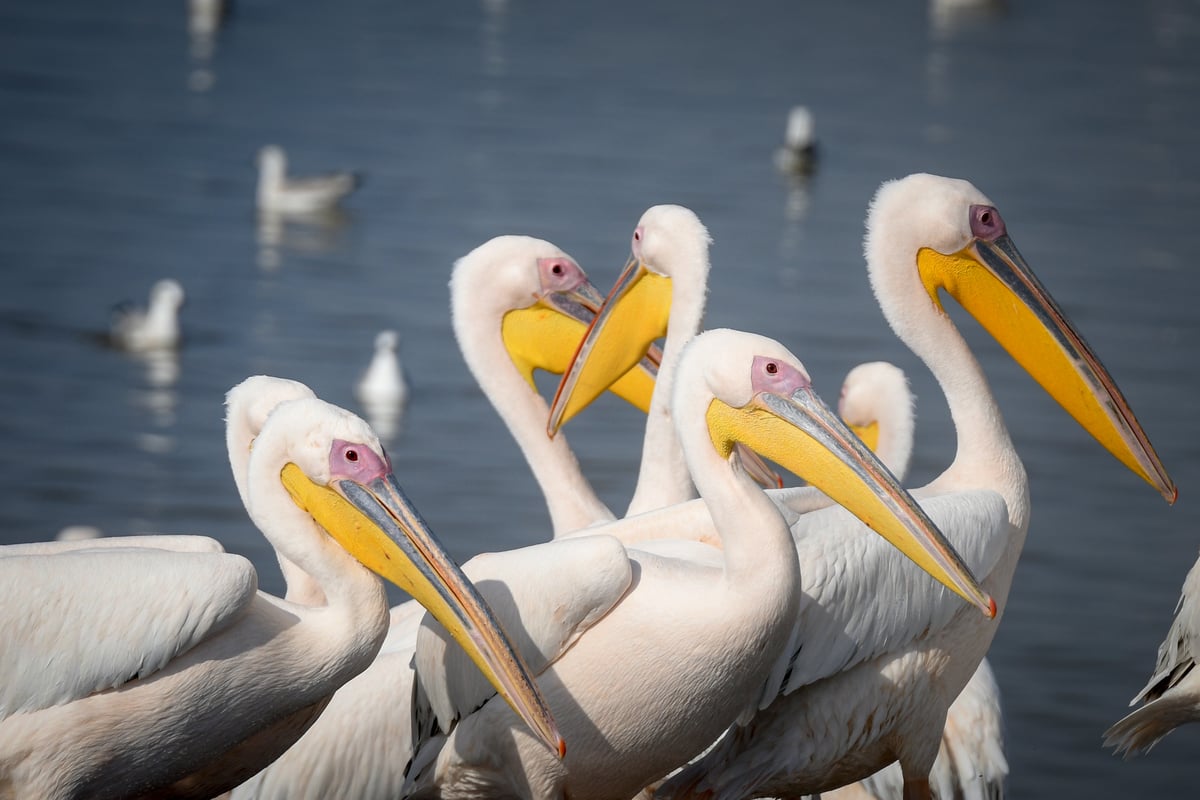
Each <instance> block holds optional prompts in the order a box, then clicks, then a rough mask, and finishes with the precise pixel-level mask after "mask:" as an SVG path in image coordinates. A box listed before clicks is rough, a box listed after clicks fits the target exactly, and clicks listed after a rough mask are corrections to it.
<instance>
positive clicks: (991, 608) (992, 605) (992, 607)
mask: <svg viewBox="0 0 1200 800" xmlns="http://www.w3.org/2000/svg"><path fill="white" fill-rule="evenodd" d="M987 601H988V607H987V610H985V611H984V612H983V615H984V616H985V617H987V618H988V619H995V618H996V598H994V597H992V596H991V595H987Z"/></svg>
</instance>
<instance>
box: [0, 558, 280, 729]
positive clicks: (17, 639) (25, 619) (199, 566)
mask: <svg viewBox="0 0 1200 800" xmlns="http://www.w3.org/2000/svg"><path fill="white" fill-rule="evenodd" d="M96 541H100V540H96ZM94 543H95V542H91V543H90V544H94ZM257 588H258V576H257V575H256V573H255V571H254V567H253V566H252V565H251V564H250V562H249V561H247V560H246V559H244V558H242V557H240V556H236V555H230V554H226V553H186V552H172V551H168V550H158V549H134V548H129V547H126V548H99V549H87V550H78V551H68V552H63V553H61V554H58V555H48V556H47V555H40V556H39V555H19V556H18V555H12V556H8V557H4V558H0V641H3V642H4V646H3V647H2V648H0V719H3V718H5V717H7V716H8V715H10V714H14V713H17V712H22V711H34V710H39V709H43V708H48V707H51V706H54V705H59V704H61V703H66V702H70V701H72V700H76V699H79V698H81V697H85V696H87V695H89V694H92V693H94V692H98V691H103V690H105V689H111V688H114V687H117V686H120V685H121V684H123V683H125V682H126V681H129V680H132V679H134V678H141V677H145V676H146V675H150V674H152V673H154V672H156V671H158V670H160V669H162V668H163V667H164V666H166V665H167V664H169V663H170V661H171V660H172V659H173V658H175V657H176V656H178V655H179V654H181V653H184V652H186V651H187V650H189V649H190V648H192V647H193V646H195V645H196V644H197V643H199V642H200V641H202V640H204V639H205V638H207V637H208V636H210V635H212V634H214V633H216V632H218V631H220V630H223V629H224V628H226V627H227V626H228V625H229V624H230V623H231V622H233V621H234V620H236V619H237V618H238V617H239V616H240V615H241V613H242V612H243V610H244V609H245V608H246V607H247V606H248V605H249V604H250V602H251V601H252V600H253V598H254V596H255V592H256V590H257Z"/></svg>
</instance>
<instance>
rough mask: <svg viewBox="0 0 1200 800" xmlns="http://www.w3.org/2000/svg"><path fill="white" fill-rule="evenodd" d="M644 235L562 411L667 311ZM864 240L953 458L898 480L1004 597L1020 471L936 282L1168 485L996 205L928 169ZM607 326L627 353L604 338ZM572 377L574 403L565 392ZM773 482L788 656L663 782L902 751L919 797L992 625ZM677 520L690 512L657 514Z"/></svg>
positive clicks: (1171, 489) (823, 782) (893, 189)
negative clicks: (911, 481)
mask: <svg viewBox="0 0 1200 800" xmlns="http://www.w3.org/2000/svg"><path fill="white" fill-rule="evenodd" d="M647 213H649V212H647ZM656 238H658V237H657V236H655V235H654V231H645V230H644V231H643V239H642V242H641V248H640V251H639V247H638V245H637V243H636V240H635V247H634V257H633V259H631V261H630V264H629V266H628V268H627V269H626V272H625V273H624V274H623V275H622V277H621V278H620V279H619V280H618V284H617V286H615V287H614V288H613V290H612V291H611V292H610V293H609V298H608V300H606V302H605V307H604V308H603V309H601V311H600V312H599V313H598V314H597V315H596V320H595V322H594V323H593V327H592V331H590V332H589V338H588V340H585V342H584V343H583V344H581V345H580V358H581V360H582V361H583V362H584V363H583V364H582V365H579V364H578V363H577V364H576V365H573V366H572V369H571V370H570V371H569V372H568V373H567V375H564V378H563V382H564V385H565V386H564V387H560V393H562V394H565V395H566V399H565V400H563V401H562V404H563V407H564V409H565V411H564V415H565V414H566V413H567V412H570V411H572V410H574V411H578V410H579V408H580V407H581V406H582V405H584V404H585V402H584V401H586V398H587V397H588V396H590V395H591V394H593V393H595V392H597V391H599V390H600V389H601V388H602V387H603V386H604V385H605V382H606V381H608V380H610V377H609V376H610V375H611V374H612V373H613V372H614V371H617V370H620V369H621V368H622V366H623V365H624V364H627V363H628V362H629V361H630V360H631V359H636V358H640V357H641V353H640V349H641V348H642V347H643V346H644V343H645V342H646V341H651V340H653V339H654V338H656V337H658V336H661V335H662V334H663V331H664V325H663V319H664V314H665V313H666V310H667V309H668V308H669V309H670V313H671V314H675V313H678V307H677V306H678V298H677V297H675V298H674V299H672V297H673V292H672V289H671V287H670V284H671V283H672V282H673V281H674V280H675V279H677V278H678V276H675V278H671V277H668V276H667V275H666V274H665V267H664V265H663V264H662V263H657V264H656V263H655V262H656V260H657V259H658V254H654V253H647V252H646V248H647V246H648V245H649V243H650V242H651V241H652V240H653V239H656ZM865 252H866V256H867V262H868V273H869V276H870V279H871V284H872V287H873V288H874V291H875V295H876V298H877V299H878V301H879V304H880V307H881V308H882V310H883V312H884V315H885V317H886V318H887V319H888V321H889V323H890V324H891V326H892V328H893V330H894V331H895V332H896V333H897V335H898V336H899V337H900V338H901V340H903V341H904V342H905V343H906V344H907V345H908V346H909V347H910V349H912V350H913V351H914V353H916V355H917V356H918V357H920V358H921V359H922V360H923V361H924V362H925V363H926V365H927V366H928V367H929V368H930V370H931V371H932V372H933V374H934V377H935V378H936V379H937V380H938V383H939V384H940V385H941V387H942V390H943V392H944V393H945V395H946V400H947V403H948V405H949V408H950V412H951V417H952V419H953V421H954V424H955V427H956V433H957V436H958V451H957V453H956V455H955V459H954V462H953V463H952V464H951V465H950V466H949V467H948V468H947V470H946V471H945V472H943V473H942V474H941V475H940V476H938V477H937V478H936V479H935V480H934V481H933V482H932V483H930V484H929V485H927V486H926V487H924V488H923V489H920V490H917V491H916V492H914V494H915V496H916V497H917V498H918V499H920V500H921V502H922V506H923V507H924V509H925V511H926V512H927V513H928V514H929V515H930V517H931V518H932V519H934V520H935V521H936V522H937V524H938V526H939V527H940V528H941V529H942V530H943V531H944V532H945V533H946V535H947V538H948V539H949V540H950V542H951V543H952V545H953V546H954V547H955V548H956V549H957V550H958V551H959V552H960V553H961V554H962V555H963V556H964V558H965V561H966V563H967V564H968V565H969V567H970V568H971V570H972V572H973V574H975V575H979V576H981V578H982V580H983V586H984V588H985V589H986V590H987V591H988V593H989V594H991V595H992V596H993V597H994V598H995V599H996V601H997V602H998V603H999V604H1000V607H1001V608H1003V605H1004V601H1005V600H1006V599H1007V595H1008V590H1009V586H1010V584H1011V580H1012V575H1013V570H1014V569H1015V567H1016V563H1017V558H1018V556H1019V555H1020V552H1021V547H1022V545H1023V544H1024V539H1025V534H1026V532H1027V530H1028V524H1029V491H1028V484H1027V480H1026V476H1025V470H1024V466H1023V465H1022V464H1021V461H1020V459H1019V458H1018V456H1017V453H1016V451H1015V449H1014V448H1013V446H1012V442H1011V440H1010V439H1009V436H1008V432H1007V430H1006V429H1005V427H1004V423H1003V420H1002V417H1001V415H1000V411H999V409H998V408H997V407H996V403H995V400H994V399H993V397H992V394H991V391H990V389H989V388H988V386H987V382H986V379H985V378H984V375H983V372H982V370H981V369H980V367H979V364H978V362H977V361H976V360H975V358H974V356H973V355H972V354H971V353H970V350H969V348H968V347H967V345H966V342H965V341H964V340H963V338H962V336H961V335H960V334H959V333H958V331H957V329H956V328H955V327H954V325H953V323H952V321H951V320H950V318H949V316H948V315H946V314H945V312H944V311H943V310H942V307H941V303H942V300H941V296H940V295H939V294H938V291H939V289H940V290H942V291H944V292H946V293H947V294H948V295H949V296H951V297H953V298H954V299H956V300H957V301H958V302H959V303H960V304H962V305H963V306H964V308H966V310H967V311H968V312H970V313H971V314H972V315H973V316H975V318H976V319H977V320H979V321H980V322H981V324H983V325H984V327H985V329H987V330H988V331H989V332H990V333H991V334H992V335H993V336H994V337H995V338H996V339H997V340H999V341H1000V343H1001V344H1002V345H1004V346H1005V347H1006V349H1008V351H1009V352H1010V353H1011V354H1012V355H1013V356H1014V358H1015V359H1016V360H1017V361H1018V363H1020V364H1021V365H1022V366H1023V367H1024V368H1025V369H1026V370H1027V371H1028V372H1030V373H1031V374H1032V375H1033V377H1034V378H1035V379H1036V380H1037V381H1038V382H1039V383H1040V384H1041V385H1042V386H1043V387H1044V388H1045V389H1046V390H1047V392H1048V393H1049V394H1050V395H1051V396H1052V397H1054V398H1055V399H1056V400H1057V401H1058V402H1059V403H1060V404H1061V405H1063V407H1064V408H1065V409H1066V410H1067V411H1068V412H1069V413H1070V414H1071V416H1073V417H1074V418H1075V419H1076V420H1077V421H1078V422H1079V423H1080V424H1081V425H1082V426H1083V427H1084V428H1085V430H1087V431H1088V432H1089V433H1091V434H1092V435H1093V436H1094V437H1095V438H1096V439H1097V440H1098V441H1099V442H1100V443H1101V444H1102V445H1104V446H1105V447H1106V448H1107V449H1108V450H1109V451H1110V452H1111V453H1112V454H1113V455H1114V456H1115V457H1116V458H1117V459H1118V460H1120V461H1121V462H1122V463H1124V464H1125V465H1126V466H1127V467H1128V468H1129V469H1131V470H1132V471H1133V472H1135V473H1136V474H1138V475H1139V476H1140V477H1142V478H1143V479H1144V480H1146V481H1147V482H1148V483H1149V484H1150V485H1152V486H1153V487H1154V488H1155V489H1157V490H1158V491H1159V492H1160V493H1161V494H1162V495H1163V496H1164V497H1165V498H1166V499H1167V500H1168V502H1173V501H1174V499H1175V496H1176V489H1175V485H1174V483H1173V482H1172V481H1171V479H1170V478H1169V477H1168V476H1167V473H1166V471H1165V469H1164V468H1163V466H1162V464H1161V462H1160V461H1159V459H1158V456H1157V454H1156V453H1155V452H1154V449H1153V448H1152V447H1151V445H1150V443H1149V440H1148V438H1147V437H1146V434H1145V432H1144V431H1143V430H1142V427H1141V425H1140V424H1139V423H1138V422H1137V420H1136V418H1135V417H1134V416H1133V413H1132V411H1131V410H1130V409H1129V406H1128V403H1127V402H1126V401H1125V399H1124V397H1123V396H1122V395H1121V393H1120V391H1119V390H1118V388H1117V386H1116V383H1115V382H1114V381H1113V379H1112V377H1111V376H1110V375H1109V374H1108V372H1107V371H1106V370H1105V369H1104V367H1103V366H1102V365H1101V364H1100V362H1099V360H1098V359H1097V358H1096V357H1095V355H1094V354H1093V353H1092V351H1091V349H1090V348H1089V347H1088V346H1087V345H1086V344H1085V343H1084V342H1083V340H1082V338H1081V337H1080V336H1079V334H1078V333H1077V332H1076V331H1075V330H1074V328H1073V327H1072V326H1071V325H1070V323H1069V322H1068V321H1067V320H1066V317H1065V316H1064V315H1063V313H1062V311H1061V309H1059V308H1058V306H1057V304H1056V303H1055V302H1054V300H1053V299H1052V298H1051V297H1050V295H1049V293H1047V292H1046V290H1045V289H1044V288H1043V287H1042V285H1041V284H1040V282H1038V281H1037V279H1036V277H1034V276H1033V274H1032V272H1031V271H1030V270H1029V268H1028V266H1027V265H1026V264H1025V262H1024V260H1023V259H1022V258H1021V256H1020V254H1019V252H1018V251H1017V249H1016V247H1015V245H1014V244H1013V242H1012V239H1011V238H1010V237H1009V236H1008V234H1007V230H1006V227H1005V224H1004V221H1003V219H1002V218H1001V216H1000V213H999V212H998V211H997V210H996V209H995V207H994V206H993V205H992V204H991V203H990V202H989V201H988V200H987V198H986V197H985V196H984V195H983V194H982V193H981V192H979V190H978V189H976V188H975V187H973V186H971V185H970V184H969V183H967V182H965V181H956V180H951V179H947V178H941V177H937V176H932V175H912V176H909V177H907V178H904V179H902V180H899V181H893V182H889V183H887V184H884V186H883V187H882V188H881V189H880V191H879V192H878V193H877V195H876V197H875V199H874V201H873V203H872V205H871V209H870V213H869V216H868V223H867V237H866V244H865ZM610 330H611V331H614V332H611V333H610V332H607V331H610ZM622 338H623V339H624V341H625V343H626V344H625V346H624V349H622V348H621V346H620V345H619V344H617V343H616V342H617V341H620V340H621V339H622ZM593 361H594V362H595V365H594V366H592V364H591V362H593ZM618 374H619V373H618ZM576 376H577V377H576ZM659 379H660V380H661V379H662V378H661V376H660V378H659ZM569 380H574V381H575V382H576V383H577V384H578V386H579V387H582V388H577V387H576V386H573V385H569V384H568V381H569ZM580 392H582V393H581V394H579V396H580V397H581V398H582V399H581V400H578V401H576V400H572V398H573V397H575V395H576V394H577V393H580ZM557 405H558V401H556V407H557ZM772 497H773V499H774V500H775V501H776V502H777V503H778V504H780V505H781V506H784V507H785V514H788V517H789V520H793V536H794V539H795V546H796V553H797V556H798V558H799V560H800V574H801V576H802V578H803V580H804V587H803V589H804V594H805V602H804V603H803V605H802V608H801V611H800V617H799V622H798V624H797V627H796V631H795V639H794V642H793V645H794V646H793V647H792V649H791V656H790V658H785V659H783V660H782V662H781V663H780V664H778V665H777V666H776V669H775V670H773V671H772V673H771V680H770V681H769V682H768V683H767V685H766V687H765V690H764V692H763V696H762V703H761V709H760V711H759V712H758V713H757V714H756V715H755V716H754V718H753V720H751V721H750V722H749V723H747V724H745V725H739V726H735V727H734V728H733V729H731V731H730V732H729V734H728V735H726V736H725V737H724V738H723V739H722V740H721V742H719V743H718V744H717V745H716V747H714V748H713V749H712V750H710V751H709V752H708V753H706V754H705V755H704V756H703V757H702V758H701V759H699V760H698V761H697V762H696V763H694V764H691V765H689V766H688V767H686V768H684V769H683V770H682V771H681V772H680V773H679V774H678V775H676V776H674V777H673V778H671V779H670V780H668V781H667V782H666V783H665V784H664V786H663V787H661V789H660V790H659V793H660V794H661V795H662V796H664V797H682V796H696V795H702V796H706V797H713V798H741V797H753V796H760V795H771V796H790V795H794V794H807V793H814V792H820V791H824V790H827V789H833V788H836V787H838V786H841V785H844V784H846V783H850V782H852V781H856V780H860V779H862V778H864V777H866V776H868V775H870V774H872V773H873V772H875V771H877V770H879V769H880V768H882V767H883V766H885V765H887V764H889V763H891V762H892V761H895V760H898V761H899V762H900V766H901V769H902V770H903V774H904V792H905V796H906V797H927V796H929V791H930V790H929V780H928V776H929V772H930V768H931V766H932V764H933V761H934V758H935V756H936V753H937V749H938V741H939V739H940V735H939V734H940V732H941V731H942V730H943V728H944V725H945V716H946V710H947V708H948V707H949V705H950V703H951V702H952V701H953V699H954V698H955V697H956V696H957V695H958V694H959V692H960V691H961V690H962V688H963V687H964V686H965V685H966V683H967V681H968V680H969V678H970V677H971V674H972V673H973V672H974V671H975V669H976V667H977V666H978V664H979V663H980V661H981V660H982V659H983V656H984V654H985V653H986V652H987V648H988V645H989V644H990V643H991V638H992V636H993V635H994V632H995V627H996V626H995V625H994V624H980V622H979V621H978V620H977V619H975V618H974V616H973V615H972V614H970V613H968V612H966V610H965V609H963V608H962V606H961V604H959V603H958V602H957V601H956V600H954V598H951V597H950V596H949V594H947V593H946V592H944V591H942V590H941V589H938V588H936V587H933V586H932V585H931V584H929V583H928V581H927V579H925V577H924V576H921V575H919V574H918V573H917V572H916V571H915V570H914V569H913V567H912V566H911V565H908V564H905V563H904V562H903V561H902V560H901V559H899V558H897V557H896V556H895V554H894V553H893V552H892V551H891V550H890V549H887V548H881V547H879V543H878V541H877V540H876V538H875V537H873V536H870V535H869V534H868V533H866V529H865V528H863V527H862V526H861V525H859V524H858V523H857V522H853V521H852V520H849V519H848V518H845V517H843V518H842V519H841V520H839V521H838V522H840V523H842V524H835V523H833V522H829V523H827V524H822V525H820V526H818V525H816V524H815V522H809V521H808V520H807V518H808V517H810V516H811V514H808V513H805V512H806V511H809V510H811V509H812V508H814V507H816V506H817V505H819V504H816V505H814V495H813V493H812V492H811V490H808V489H806V488H799V489H787V490H780V491H779V492H777V493H774V494H773V495H772ZM689 506H690V504H689ZM704 514H705V511H704V510H703V509H702V508H696V507H691V508H689V509H684V508H681V507H675V508H673V509H671V513H670V515H668V516H669V523H668V524H670V527H671V529H668V530H664V528H663V520H662V519H661V518H660V517H658V516H656V515H654V514H647V515H643V517H645V518H646V519H643V520H641V525H642V527H643V528H644V529H647V530H651V531H653V532H654V533H655V534H657V535H665V536H685V537H686V536H692V537H696V536H699V537H701V538H703V536H705V535H706V534H705V533H704V530H705V525H704V524H703V522H702V520H703V518H704ZM683 519H686V520H687V525H686V526H682V525H674V524H673V523H671V522H670V520H674V521H678V520H683ZM797 525H799V526H800V527H799V528H798V527H797Z"/></svg>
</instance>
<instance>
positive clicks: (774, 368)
mask: <svg viewBox="0 0 1200 800" xmlns="http://www.w3.org/2000/svg"><path fill="white" fill-rule="evenodd" d="M764 369H766V371H767V374H768V375H774V374H775V373H777V372H779V365H778V364H776V363H775V362H774V361H768V362H767V366H766V367H764Z"/></svg>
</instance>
